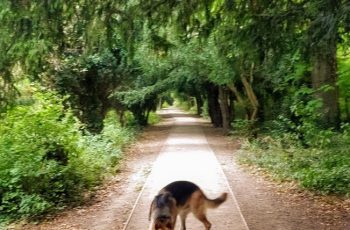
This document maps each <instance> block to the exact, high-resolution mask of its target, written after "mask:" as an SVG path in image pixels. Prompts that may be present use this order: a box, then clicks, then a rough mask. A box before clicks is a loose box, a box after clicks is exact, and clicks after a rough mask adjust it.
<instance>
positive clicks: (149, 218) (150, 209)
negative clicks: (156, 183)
mask: <svg viewBox="0 0 350 230" xmlns="http://www.w3.org/2000/svg"><path fill="white" fill-rule="evenodd" d="M154 202H155V199H153V200H152V203H151V206H150V207H149V213H148V220H149V221H151V216H152V209H153V206H154Z"/></svg>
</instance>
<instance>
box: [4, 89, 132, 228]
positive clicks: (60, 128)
mask: <svg viewBox="0 0 350 230" xmlns="http://www.w3.org/2000/svg"><path fill="white" fill-rule="evenodd" d="M65 101H66V100H65V98H62V97H59V96H57V95H56V94H54V93H43V92H39V91H38V92H34V93H33V96H32V97H31V98H29V99H28V98H27V99H26V100H24V101H22V102H21V103H18V105H15V106H13V107H12V108H11V109H9V110H8V111H7V112H6V114H5V115H4V116H3V117H1V121H0V122H1V125H0V201H1V204H0V207H1V209H0V223H3V224H5V223H6V222H8V221H9V220H13V219H20V218H33V217H38V216H41V215H44V214H46V213H48V212H53V211H57V210H60V209H62V208H64V207H66V206H67V205H71V204H74V203H75V204H76V203H79V201H82V199H83V197H84V195H86V194H87V192H88V191H92V190H94V188H95V187H96V186H97V185H99V184H100V183H101V182H102V181H103V180H104V179H105V178H108V177H109V176H110V175H113V174H114V173H115V172H116V171H117V168H118V162H119V160H120V159H121V157H122V150H123V147H124V146H125V145H126V144H128V143H130V142H131V141H132V140H133V138H134V136H135V134H136V129H133V128H130V126H128V128H125V127H121V125H120V124H119V123H118V122H117V119H116V114H115V113H114V112H113V111H111V112H109V113H108V114H107V116H106V118H105V119H104V128H103V130H102V132H101V133H100V134H91V133H89V132H88V131H87V130H86V129H84V125H83V124H82V123H81V122H79V120H78V119H77V118H76V117H75V116H74V115H73V113H72V111H71V109H70V108H69V106H67V105H64V104H65ZM0 226H1V225H0Z"/></svg>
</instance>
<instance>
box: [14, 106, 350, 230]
mask: <svg viewBox="0 0 350 230" xmlns="http://www.w3.org/2000/svg"><path fill="white" fill-rule="evenodd" d="M162 116H163V117H164V122H162V123H161V124H159V125H157V126H153V127H149V128H147V129H145V132H144V133H143V135H142V136H141V137H140V138H139V141H138V142H137V143H136V144H135V145H133V146H131V147H130V148H129V150H128V151H127V154H126V155H125V160H124V161H123V162H122V163H121V167H120V173H119V174H118V175H117V176H116V177H115V178H113V180H111V181H110V182H109V183H108V184H106V185H105V186H104V187H103V188H101V189H100V190H99V191H98V192H97V193H96V196H95V197H92V198H91V200H90V202H87V203H86V204H85V205H84V206H81V207H77V208H73V209H70V210H67V211H64V212H63V213H61V214H58V215H55V216H52V217H49V218H47V219H46V220H44V221H42V222H40V223H38V224H33V223H31V224H21V225H18V224H17V225H14V226H11V227H10V229H28V230H33V229H40V230H41V229H42V230H46V229H47V230H56V229H57V230H58V229H60V230H61V229H91V230H98V229H101V230H104V229H106V230H109V229H111V230H112V229H115V230H122V229H125V228H126V229H128V230H143V229H147V226H143V225H144V224H147V222H145V220H146V219H147V212H148V205H149V204H148V199H150V197H152V196H153V195H154V194H152V193H155V192H156V191H157V189H158V187H159V186H161V184H162V183H166V181H167V180H171V179H178V178H173V177H171V176H169V175H172V174H169V173H165V174H164V177H162V178H161V179H157V180H156V181H157V185H155V186H148V185H151V184H153V183H156V182H155V181H153V179H152V178H155V177H153V176H152V175H150V172H151V169H152V166H154V170H153V172H152V174H153V173H154V172H156V171H157V170H161V167H160V166H157V164H158V163H159V162H161V159H162V156H163V157H164V155H166V154H169V153H171V152H172V151H175V152H176V151H178V150H180V152H183V153H185V152H187V150H190V148H197V150H198V151H195V152H197V155H198V154H200V153H203V151H204V152H206V151H208V149H209V154H208V153H207V154H208V155H209V159H210V160H209V165H211V163H213V162H212V161H214V162H217V160H218V162H219V163H216V164H212V166H210V167H211V168H210V170H207V171H213V170H214V171H215V170H218V172H217V173H215V175H214V176H211V177H205V178H204V177H200V176H193V177H191V178H189V179H191V180H195V181H196V182H197V183H200V185H201V186H202V187H203V188H204V190H205V191H206V192H207V193H208V196H210V197H215V196H216V195H218V194H219V193H221V192H223V191H222V190H225V191H230V190H232V191H233V194H234V195H235V197H236V199H237V203H238V206H237V205H236V204H235V200H234V198H233V196H232V194H231V197H230V199H229V200H228V201H227V202H226V203H225V205H226V206H222V207H219V208H218V209H217V210H213V211H211V210H210V212H209V218H210V220H211V221H212V222H213V229H220V230H226V229H227V230H231V229H232V230H234V229H244V228H247V227H248V228H249V229H251V230H254V229H256V230H264V229H281V230H282V229H283V230H288V229H291V230H292V229H293V230H294V229H318V230H321V229H330V230H338V229H339V230H343V229H344V230H346V229H350V228H349V226H350V208H349V207H350V201H349V200H347V201H342V200H339V199H336V198H332V197H317V196H314V195H312V194H308V193H305V192H301V191H299V190H298V189H296V188H295V187H294V186H289V185H288V184H277V183H275V182H270V181H269V180H267V179H265V177H263V176H262V175H261V174H260V173H253V174H252V171H251V170H250V169H245V168H242V167H241V166H238V165H237V164H236V163H235V156H234V152H235V151H236V150H237V149H238V148H239V143H238V142H237V141H233V140H230V139H228V138H225V137H223V136H222V134H221V131H220V129H214V128H211V127H210V125H209V124H208V123H206V122H204V121H203V120H201V119H194V118H193V117H191V116H189V115H184V114H181V113H173V114H171V113H165V114H163V115H162ZM176 120H177V122H176ZM179 120H180V121H181V122H182V124H181V122H180V123H179ZM188 131H189V133H190V136H187V137H185V138H181V135H183V134H184V133H187V132H188ZM171 133H172V134H171ZM203 133H204V134H205V138H204V136H203ZM179 135H180V136H179ZM192 135H195V136H196V135H197V136H198V137H199V139H197V138H196V139H197V142H192V141H193V140H194V139H193V138H192ZM171 137H175V139H176V140H177V141H182V145H181V146H177V145H176V143H169V142H168V140H169V138H171ZM175 139H173V140H175ZM207 143H209V145H208V144H207ZM169 146H170V149H169V148H168V147H169ZM178 148H179V149H178ZM198 148H199V149H198ZM167 149H168V150H169V151H168V150H167ZM191 150H193V149H191ZM159 153H161V154H160V155H159ZM213 153H215V155H216V158H215V156H214V154H213ZM158 156H159V158H158V159H157V157H158ZM192 157H193V159H192V160H195V159H194V158H195V157H196V154H195V155H194V156H192ZM216 159H217V160H216ZM157 162H158V163H157ZM185 162H186V161H185ZM210 162H211V163H210ZM172 163H173V164H172V165H174V166H176V167H174V168H173V169H171V170H176V168H179V166H178V164H175V162H172ZM202 163H203V162H202V161H201V160H199V161H196V163H195V164H192V165H193V167H196V168H200V167H199V165H201V164H202ZM207 163H208V162H207ZM205 164H206V163H205ZM158 165H163V163H161V164H158ZM180 165H181V164H180ZM219 165H221V168H222V169H223V171H224V173H225V175H226V177H227V179H228V185H227V182H225V180H224V178H225V177H224V175H223V174H222V173H220V172H219V171H220V167H219ZM197 166H198V167H197ZM157 167H158V169H156V168H157ZM208 167H209V166H208ZM204 168H205V167H204ZM169 169H170V168H169ZM189 174H190V175H191V174H192V173H188V172H186V173H185V175H189ZM220 174H221V175H220ZM177 175H180V174H177ZM148 176H149V179H148V182H147V183H146V185H145V186H144V184H145V182H146V179H147V178H148ZM220 178H221V179H220ZM225 183H226V185H225ZM147 184H148V185H147ZM147 186H148V187H152V189H146V188H147ZM143 187H144V190H143V192H144V193H143V194H142V195H141V196H140V200H139V202H138V204H137V205H136V206H135V207H136V209H135V214H133V215H131V216H130V213H131V210H132V208H133V207H134V204H135V201H136V200H137V197H138V195H139V194H140V191H141V190H142V188H143ZM147 191H148V192H147ZM142 199H144V200H142ZM140 205H141V206H140ZM138 206H139V207H142V208H141V209H140V211H137V210H138ZM143 207H145V208H146V207H147V209H146V210H144V208H143ZM238 207H239V208H238ZM228 209H230V210H228ZM239 211H241V215H239ZM137 212H139V214H136V213H137ZM226 212H227V213H229V214H226ZM224 213H225V214H224ZM129 217H130V218H129ZM128 218H129V221H130V222H129V224H128V225H127V226H126V222H127V220H128ZM133 219H140V220H137V221H136V222H137V223H141V225H140V226H137V225H135V226H136V227H135V226H132V224H133V223H134V222H133V221H134V220H133ZM244 220H245V221H246V222H247V225H248V226H244ZM138 221H139V222H138ZM189 221H190V222H189V223H188V224H189V226H190V225H191V226H192V228H190V229H203V228H202V226H200V225H197V224H198V223H197V221H196V220H194V219H193V218H192V219H191V220H189ZM233 222H234V223H233ZM141 226H142V227H141ZM197 226H198V227H197ZM218 226H220V227H218Z"/></svg>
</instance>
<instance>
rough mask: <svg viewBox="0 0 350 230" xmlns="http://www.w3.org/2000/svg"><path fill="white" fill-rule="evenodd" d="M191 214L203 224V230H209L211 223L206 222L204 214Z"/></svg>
mask: <svg viewBox="0 0 350 230" xmlns="http://www.w3.org/2000/svg"><path fill="white" fill-rule="evenodd" d="M193 214H194V216H195V217H196V218H197V219H198V220H200V221H201V222H202V223H203V224H204V226H205V230H210V228H211V223H210V222H209V221H208V219H207V217H206V215H205V213H204V212H196V213H193Z"/></svg>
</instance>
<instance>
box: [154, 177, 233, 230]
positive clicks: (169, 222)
mask: <svg viewBox="0 0 350 230" xmlns="http://www.w3.org/2000/svg"><path fill="white" fill-rule="evenodd" d="M226 198H227V193H223V194H222V195H221V196H220V197H218V198H216V199H208V198H207V197H206V196H205V194H204V193H203V191H202V190H201V189H200V188H199V187H198V186H197V185H195V184H194V183H192V182H188V181H175V182H172V183H170V184H168V185H167V186H165V187H164V188H163V189H161V190H160V191H159V193H158V195H157V196H155V197H154V199H153V201H152V204H151V207H150V212H149V220H150V221H151V224H150V228H149V230H174V228H175V224H176V218H177V216H178V215H179V216H180V220H181V230H185V229H186V223H185V222H186V217H187V215H188V214H189V213H190V212H192V213H193V215H194V216H195V217H196V218H197V219H198V220H200V221H201V222H202V223H203V224H204V226H205V229H206V230H209V229H210V227H211V223H210V222H209V221H208V219H207V217H206V210H207V208H216V207H218V206H219V205H220V204H222V203H223V202H224V201H225V200H226Z"/></svg>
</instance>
